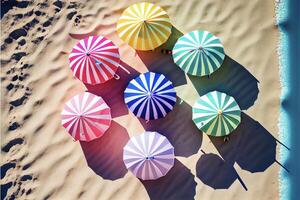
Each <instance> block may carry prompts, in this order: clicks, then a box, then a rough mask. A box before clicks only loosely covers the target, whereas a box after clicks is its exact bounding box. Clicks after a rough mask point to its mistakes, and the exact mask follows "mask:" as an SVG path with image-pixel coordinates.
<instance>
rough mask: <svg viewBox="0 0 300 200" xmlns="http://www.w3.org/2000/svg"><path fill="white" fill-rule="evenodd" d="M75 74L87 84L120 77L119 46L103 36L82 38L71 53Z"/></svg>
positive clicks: (70, 58)
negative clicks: (118, 70)
mask: <svg viewBox="0 0 300 200" xmlns="http://www.w3.org/2000/svg"><path fill="white" fill-rule="evenodd" d="M69 62H70V68H71V70H72V71H73V74H74V76H76V77H77V78H78V79H79V80H81V81H82V82H84V83H87V84H92V85H95V84H99V83H104V82H106V81H108V80H110V79H111V78H113V77H115V78H116V79H119V76H118V75H117V74H116V71H117V69H118V67H119V63H120V55H119V50H118V47H117V46H116V45H115V44H114V43H113V42H112V41H111V40H109V39H107V38H105V37H103V36H90V37H87V38H84V39H82V40H80V41H79V42H78V43H77V44H76V45H75V46H74V48H73V49H72V51H71V53H70V55H69Z"/></svg>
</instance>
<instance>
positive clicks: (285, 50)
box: [276, 0, 300, 200]
mask: <svg viewBox="0 0 300 200" xmlns="http://www.w3.org/2000/svg"><path fill="white" fill-rule="evenodd" d="M276 11H277V15H276V17H277V23H278V25H279V30H280V44H279V62H280V79H281V86H282V92H281V98H280V100H281V108H280V120H279V128H280V141H281V142H282V143H284V144H285V145H286V146H288V147H290V148H289V149H288V148H286V147H284V146H281V147H280V163H282V164H283V165H284V166H286V168H288V169H289V172H288V171H286V170H285V169H283V168H281V170H280V172H279V182H280V199H281V200H290V199H291V200H296V199H300V132H299V129H298V130H297V124H300V117H299V115H298V114H299V113H300V108H299V107H300V95H299V93H300V83H299V80H300V62H299V60H300V50H299V46H300V25H299V21H300V13H299V12H300V1H299V0H281V1H280V3H279V4H278V7H277V10H276Z"/></svg>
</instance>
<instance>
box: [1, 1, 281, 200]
mask: <svg viewBox="0 0 300 200" xmlns="http://www.w3.org/2000/svg"><path fill="white" fill-rule="evenodd" d="M154 2H157V3H158V4H159V5H161V6H162V7H163V8H164V9H166V10H167V12H168V13H169V15H170V18H171V20H172V23H173V25H174V27H176V29H177V30H178V31H179V32H175V31H174V34H173V36H172V38H171V39H170V41H169V42H168V43H167V44H166V45H165V46H164V47H163V48H170V46H172V44H173V43H172V40H176V36H178V35H180V34H181V33H186V32H189V31H192V30H195V29H199V28H201V29H204V30H208V31H211V32H212V33H214V34H215V35H217V36H219V37H220V38H221V40H222V42H223V43H224V46H225V51H226V54H227V58H226V60H225V64H224V66H222V68H220V69H219V70H218V71H216V72H215V73H214V75H212V76H211V78H210V79H207V78H202V79H199V78H195V77H189V76H186V75H185V74H184V73H183V72H182V71H181V70H180V69H179V68H177V67H176V66H175V65H174V64H173V62H172V59H171V57H170V56H168V55H163V54H161V53H160V50H159V49H158V50H156V51H154V52H137V53H136V52H135V51H134V50H133V49H132V48H130V47H129V46H128V45H126V44H125V43H123V42H122V41H121V40H120V39H119V38H118V36H117V34H116V21H117V19H118V17H119V16H120V14H121V13H122V11H123V10H124V9H125V8H126V7H128V5H130V4H132V3H134V1H123V0H114V1H113V0H110V1H105V0H99V1H97V0H94V1H64V2H59V1H40V0H36V1H34V2H33V3H26V2H25V3H24V2H23V3H17V7H13V8H12V9H11V10H9V11H8V13H6V14H5V16H4V17H3V18H2V20H1V25H2V34H1V50H2V54H1V65H2V66H1V81H2V84H1V149H2V150H1V170H2V171H1V189H2V194H3V195H4V196H2V197H3V198H5V199H10V198H15V199H70V200H71V199H101V200H107V199H112V200H127V199H128V200H129V199H130V200H135V199H136V200H144V199H145V200H147V199H155V200H156V199H172V200H176V199H184V200H186V199H187V200H189V199H210V200H218V199H229V200H233V199H243V200H248V199H249V200H250V199H259V200H267V199H272V200H276V199H278V198H279V197H278V171H279V165H278V164H277V163H276V159H277V160H278V156H277V155H278V146H279V144H278V142H276V139H275V138H278V127H277V124H278V116H279V95H280V83H279V69H278V55H277V49H276V48H277V42H278V28H277V26H276V25H275V18H274V15H275V11H274V10H275V5H274V2H273V1H271V0H265V1H259V0H253V1H248V0H243V1H242V0H240V1H236V0H228V1H223V0H211V1H204V0H199V1H198V0H189V1H181V0H172V1H170V0H164V1H163V0H162V1H154ZM174 30H175V29H174ZM93 34H101V35H105V36H106V37H108V38H110V39H111V40H113V41H114V42H115V44H117V45H119V46H120V54H121V58H122V62H123V65H124V66H125V67H126V68H127V69H128V70H129V71H130V72H131V73H130V74H126V73H125V72H124V71H122V70H118V74H119V75H120V76H121V80H118V81H117V80H111V81H110V82H109V83H107V84H104V85H101V86H97V87H90V86H87V87H86V86H84V85H83V84H82V83H81V82H80V81H79V80H76V79H75V78H73V76H72V73H71V71H70V70H69V67H68V52H70V50H71V48H72V46H73V45H74V44H75V43H76V42H77V40H78V39H80V38H83V37H85V36H87V35H93ZM148 70H152V71H155V72H160V73H165V74H166V75H167V76H168V77H169V78H170V79H171V80H172V81H173V83H174V85H175V86H176V91H177V94H178V97H179V98H178V99H180V98H181V99H182V100H183V103H182V104H179V103H178V104H177V105H176V107H175V109H174V111H173V112H172V113H170V114H169V115H168V116H167V117H166V118H165V119H162V120H158V121H155V122H151V123H148V124H146V123H145V122H144V121H142V120H138V119H137V118H135V117H134V116H133V115H132V114H131V113H129V112H128V110H127V108H126V107H125V105H124V102H123V100H122V90H124V88H125V86H126V84H127V83H128V81H129V80H130V79H131V78H133V77H135V76H136V75H137V74H139V73H143V72H146V71H148ZM86 89H88V90H89V91H91V92H93V93H95V94H98V95H101V96H102V97H103V98H104V99H105V100H106V101H107V103H108V104H109V105H110V106H111V108H112V115H113V117H114V122H113V123H112V127H111V128H110V129H109V131H108V132H107V134H105V136H104V137H103V138H101V139H99V140H96V141H93V142H91V143H89V144H87V143H83V142H82V143H79V142H74V141H73V140H72V139H71V137H70V136H69V135H68V134H67V133H66V131H65V130H64V129H63V128H62V126H61V124H60V112H61V109H62V107H63V104H64V102H66V101H67V100H68V99H69V98H70V97H72V96H73V95H75V94H77V93H79V92H82V91H85V90H86ZM214 89H218V90H222V91H225V92H227V93H229V94H231V95H232V96H234V97H235V98H236V99H237V101H238V103H239V104H240V105H241V107H242V109H243V110H244V112H243V115H242V121H243V122H242V124H241V125H240V126H239V128H238V129H237V130H236V131H235V132H234V133H232V135H231V136H230V140H229V142H227V143H224V142H223V139H215V138H209V137H207V136H206V135H205V134H203V133H201V132H200V131H198V130H197V129H196V127H195V126H194V125H193V123H192V122H191V106H192V105H193V104H194V102H195V100H196V99H197V98H198V97H199V96H200V95H203V94H204V93H206V92H208V91H210V90H214ZM179 101H180V100H179ZM144 130H157V131H159V132H161V133H162V134H164V135H166V136H167V137H168V138H169V140H170V142H171V143H172V144H173V145H174V147H175V154H176V161H175V166H174V168H173V169H172V170H171V171H170V172H169V174H168V175H167V176H166V177H164V178H161V179H159V180H157V181H146V182H142V181H140V180H138V179H137V178H135V177H134V176H133V175H132V174H131V173H130V172H127V170H126V168H125V166H124V164H123V162H122V147H123V146H124V145H125V144H126V142H127V141H128V139H129V137H130V136H133V135H136V134H139V133H141V132H142V131H144ZM276 144H278V145H276Z"/></svg>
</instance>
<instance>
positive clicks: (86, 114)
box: [61, 92, 111, 141]
mask: <svg viewBox="0 0 300 200" xmlns="http://www.w3.org/2000/svg"><path fill="white" fill-rule="evenodd" d="M61 119H62V125H63V127H65V129H66V130H67V131H68V132H69V134H70V135H71V136H72V137H73V138H74V139H75V140H81V141H91V140H94V139H96V138H99V137H101V136H102V135H103V134H104V133H105V131H106V130H107V129H108V128H109V126H110V123H111V114H110V108H109V107H108V105H107V104H106V103H105V101H104V100H103V99H102V98H101V97H99V96H96V95H94V94H91V93H89V92H84V93H80V94H78V95H75V96H74V97H72V98H71V99H70V100H69V101H68V102H67V103H66V104H65V106H64V109H63V111H62V113H61Z"/></svg>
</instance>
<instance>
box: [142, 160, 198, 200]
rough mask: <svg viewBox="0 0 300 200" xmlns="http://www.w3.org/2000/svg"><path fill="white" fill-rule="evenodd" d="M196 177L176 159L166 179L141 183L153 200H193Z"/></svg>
mask: <svg viewBox="0 0 300 200" xmlns="http://www.w3.org/2000/svg"><path fill="white" fill-rule="evenodd" d="M194 177H195V176H194V175H193V174H192V173H191V171H190V170H189V169H188V168H187V167H185V166H184V165H183V164H182V163H181V162H180V161H178V160H177V159H175V161H174V166H173V168H172V169H171V170H170V171H169V172H168V173H167V174H166V175H165V176H164V177H161V178H159V179H157V180H147V181H143V180H140V181H141V182H142V184H143V185H144V187H145V189H146V190H147V193H148V195H149V197H150V199H151V200H181V199H185V200H193V199H194V196H195V194H196V185H197V183H196V182H195V180H194Z"/></svg>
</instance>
